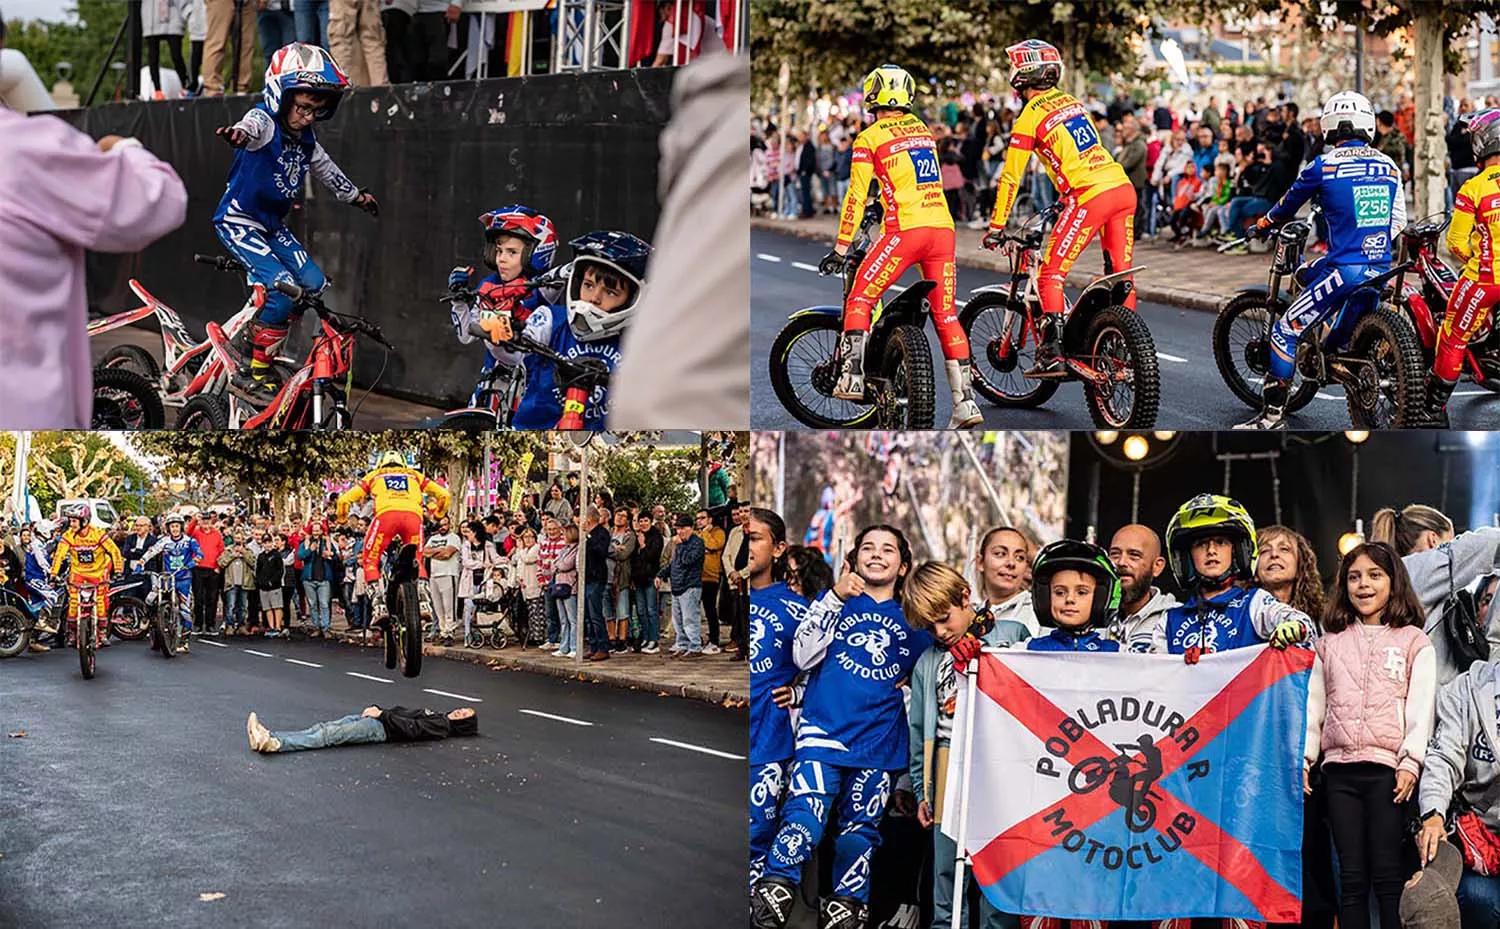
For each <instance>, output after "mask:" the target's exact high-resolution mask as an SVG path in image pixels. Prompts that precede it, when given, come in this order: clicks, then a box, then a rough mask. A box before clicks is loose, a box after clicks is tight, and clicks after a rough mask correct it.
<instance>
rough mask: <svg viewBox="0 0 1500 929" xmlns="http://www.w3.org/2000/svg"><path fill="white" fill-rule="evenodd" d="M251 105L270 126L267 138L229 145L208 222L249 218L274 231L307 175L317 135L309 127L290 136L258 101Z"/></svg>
mask: <svg viewBox="0 0 1500 929" xmlns="http://www.w3.org/2000/svg"><path fill="white" fill-rule="evenodd" d="M253 109H256V110H260V111H261V112H262V113H264V114H265V115H266V117H267V118H268V119H270V121H271V123H272V124H273V125H274V126H275V130H274V132H273V134H272V136H271V141H269V142H267V143H266V144H265V145H263V146H261V147H260V148H258V149H255V150H254V151H252V150H250V149H249V148H240V149H236V150H235V152H234V164H233V165H231V166H230V168H229V182H228V184H227V185H226V186H225V188H224V196H223V197H221V198H220V199H219V207H218V209H216V210H215V211H214V222H216V223H217V222H220V221H222V220H228V221H229V222H231V223H242V224H243V223H246V222H250V223H254V224H257V225H259V226H260V227H261V228H262V229H264V230H266V231H267V232H274V231H275V230H277V229H280V228H281V227H282V225H284V223H285V220H286V214H287V213H288V212H289V211H290V210H291V208H292V202H293V201H294V200H295V199H296V198H297V196H298V195H299V194H300V192H301V190H302V185H303V183H304V182H305V181H306V180H307V172H308V170H309V169H310V168H311V167H312V161H313V153H314V152H315V151H316V150H317V147H318V140H317V136H316V135H314V133H313V131H312V128H311V127H309V128H307V129H304V130H302V132H301V133H299V134H297V135H293V134H292V132H291V131H290V130H289V129H287V128H286V127H285V126H283V125H282V124H281V121H280V120H278V119H276V115H275V114H274V113H272V112H271V110H270V108H268V107H267V106H266V105H265V103H264V102H259V103H256V104H255V106H254V107H253Z"/></svg>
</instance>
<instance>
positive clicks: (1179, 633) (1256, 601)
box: [1167, 587, 1281, 655]
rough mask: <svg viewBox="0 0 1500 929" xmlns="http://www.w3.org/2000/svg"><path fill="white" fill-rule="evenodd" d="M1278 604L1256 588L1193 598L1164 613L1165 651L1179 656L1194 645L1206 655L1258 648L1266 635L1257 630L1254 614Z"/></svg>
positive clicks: (1233, 589) (1238, 589) (1232, 590)
mask: <svg viewBox="0 0 1500 929" xmlns="http://www.w3.org/2000/svg"><path fill="white" fill-rule="evenodd" d="M1278 605H1281V604H1279V601H1277V600H1276V598H1275V597H1272V596H1271V595H1270V594H1269V593H1267V592H1266V591H1264V590H1261V589H1260V588H1259V587H1249V588H1244V589H1241V588H1239V587H1231V588H1229V589H1228V590H1226V591H1224V592H1223V593H1221V594H1219V595H1217V596H1214V597H1208V598H1204V597H1201V596H1194V597H1192V598H1191V599H1189V600H1188V602H1187V603H1186V604H1184V605H1182V606H1176V607H1173V608H1172V609H1170V610H1168V611H1167V651H1168V652H1169V653H1171V654H1173V655H1181V654H1182V653H1183V652H1185V651H1186V650H1187V649H1189V648H1192V647H1193V646H1197V647H1198V648H1199V649H1200V650H1202V651H1203V652H1205V653H1208V652H1227V651H1229V650H1231V649H1235V648H1246V647H1248V646H1251V645H1259V644H1260V643H1262V642H1264V641H1265V640H1266V638H1267V636H1263V635H1261V633H1260V631H1259V629H1257V628H1256V622H1255V618H1256V614H1257V613H1258V612H1260V611H1261V610H1263V609H1268V608H1270V609H1274V608H1275V607H1276V606H1278Z"/></svg>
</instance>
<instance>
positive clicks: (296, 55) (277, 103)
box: [214, 42, 380, 406]
mask: <svg viewBox="0 0 1500 929" xmlns="http://www.w3.org/2000/svg"><path fill="white" fill-rule="evenodd" d="M348 87H349V81H348V79H347V78H345V77H344V73H343V72H342V71H340V70H339V67H338V65H337V64H335V63H334V60H333V57H332V56H331V55H329V54H328V53H327V52H326V51H324V50H323V49H321V48H318V47H317V46H316V45H306V44H303V43H301V42H294V43H292V44H291V45H287V46H285V47H283V48H281V49H280V50H278V51H277V52H276V53H275V54H273V55H272V56H271V61H270V63H269V64H268V65H267V66H266V84H265V89H264V91H262V94H261V100H260V102H258V103H256V104H255V106H253V107H251V108H250V110H249V112H247V113H246V114H245V115H244V116H243V117H241V118H240V121H239V122H237V123H235V124H234V125H233V126H224V127H221V128H219V129H216V130H214V132H215V134H216V135H218V136H219V137H220V138H222V139H223V140H224V141H225V142H227V143H229V144H230V145H232V146H233V147H234V148H235V153H234V164H233V165H232V166H231V167H230V169H229V182H228V184H227V185H226V186H225V189H224V196H223V197H222V198H221V199H220V200H219V206H218V209H216V210H215V211H214V231H215V232H216V233H218V236H219V241H221V242H223V243H224V247H225V248H227V249H229V251H230V254H232V255H234V257H235V258H237V259H239V261H240V262H241V263H242V264H244V266H245V267H246V268H248V269H249V274H248V277H249V279H250V284H251V286H252V287H253V288H254V291H255V299H256V300H257V301H258V302H259V303H260V311H259V312H258V313H257V314H256V316H255V320H254V321H253V322H252V323H251V324H250V325H249V326H247V327H245V328H244V329H241V330H240V332H239V333H237V334H236V336H235V339H234V343H233V344H234V347H235V348H236V350H237V351H238V352H239V353H240V354H241V355H242V356H243V355H245V354H246V353H247V352H248V353H250V355H251V360H250V368H249V373H248V375H244V374H242V375H239V376H236V377H235V378H234V379H233V380H232V381H231V383H230V389H231V390H232V391H234V393H235V394H236V395H237V396H240V397H242V398H244V399H245V400H247V401H248V402H250V403H253V404H256V405H259V406H263V405H265V404H266V403H268V402H270V400H271V399H272V398H273V397H274V396H275V393H276V385H275V384H274V383H273V382H272V381H271V361H272V359H274V358H275V357H276V352H277V350H278V349H280V347H281V343H282V342H283V341H285V339H286V334H287V329H288V325H289V321H290V319H291V314H292V309H293V306H292V300H291V298H290V297H287V296H286V295H285V294H282V293H281V292H279V291H277V290H276V288H275V286H274V285H275V284H276V282H277V281H287V282H289V283H293V284H297V285H298V286H300V287H302V288H303V289H305V290H307V291H308V292H309V293H311V294H316V293H319V292H320V291H322V289H323V287H324V286H325V285H326V284H327V279H326V278H324V276H323V271H322V269H320V268H319V267H318V266H317V265H316V264H314V263H313V261H312V260H311V259H310V258H309V257H308V255H307V252H306V250H305V249H303V247H302V245H301V244H300V243H299V242H298V241H297V239H296V238H295V237H294V236H293V235H292V233H291V230H289V229H287V227H286V215H287V213H288V212H289V211H290V210H291V208H292V202H293V200H294V199H295V198H296V197H297V195H298V193H299V191H301V189H302V185H303V181H304V179H305V178H306V177H307V172H308V171H309V170H310V171H312V173H313V174H314V175H315V176H316V177H317V178H318V180H319V181H321V182H322V184H323V186H325V187H327V188H328V189H329V190H330V191H331V192H332V193H333V195H334V196H335V197H337V198H338V199H339V200H342V201H343V202H345V203H349V204H353V205H354V206H357V207H359V208H360V209H362V210H364V211H366V212H367V213H369V214H371V215H372V216H373V215H377V214H378V213H379V211H380V207H379V204H377V203H376V201H375V197H374V196H373V195H372V194H370V192H369V191H365V190H360V189H359V188H357V187H355V186H354V184H353V182H351V181H350V180H349V179H348V178H347V177H345V176H344V172H342V171H340V170H339V167H338V165H336V164H334V163H333V159H332V158H329V157H328V153H327V152H325V151H324V150H323V147H322V146H321V145H319V144H318V140H317V137H316V136H315V135H314V133H313V130H312V125H313V123H314V122H316V121H319V120H325V119H328V118H330V117H332V116H333V114H334V111H335V110H337V109H338V105H339V99H340V98H341V97H342V96H343V93H344V91H345V90H347V89H348Z"/></svg>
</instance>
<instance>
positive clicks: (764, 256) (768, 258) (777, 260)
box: [755, 252, 781, 264]
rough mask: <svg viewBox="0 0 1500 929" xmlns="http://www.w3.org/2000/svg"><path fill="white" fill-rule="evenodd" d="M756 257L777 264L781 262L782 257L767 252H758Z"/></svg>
mask: <svg viewBox="0 0 1500 929" xmlns="http://www.w3.org/2000/svg"><path fill="white" fill-rule="evenodd" d="M755 257H756V258H759V259H760V260H761V261H770V262H773V263H775V264H781V259H780V258H778V257H776V256H775V255H767V254H766V253H765V252H760V253H757V254H756V256H755Z"/></svg>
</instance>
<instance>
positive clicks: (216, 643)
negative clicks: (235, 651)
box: [198, 639, 229, 648]
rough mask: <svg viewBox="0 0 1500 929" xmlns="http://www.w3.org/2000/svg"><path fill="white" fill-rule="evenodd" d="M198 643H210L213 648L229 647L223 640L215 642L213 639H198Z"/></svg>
mask: <svg viewBox="0 0 1500 929" xmlns="http://www.w3.org/2000/svg"><path fill="white" fill-rule="evenodd" d="M198 643H199V644H200V645H212V646H213V647H214V648H228V647H229V646H228V645H225V644H224V643H223V642H215V641H214V640H213V639H199V640H198Z"/></svg>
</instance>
